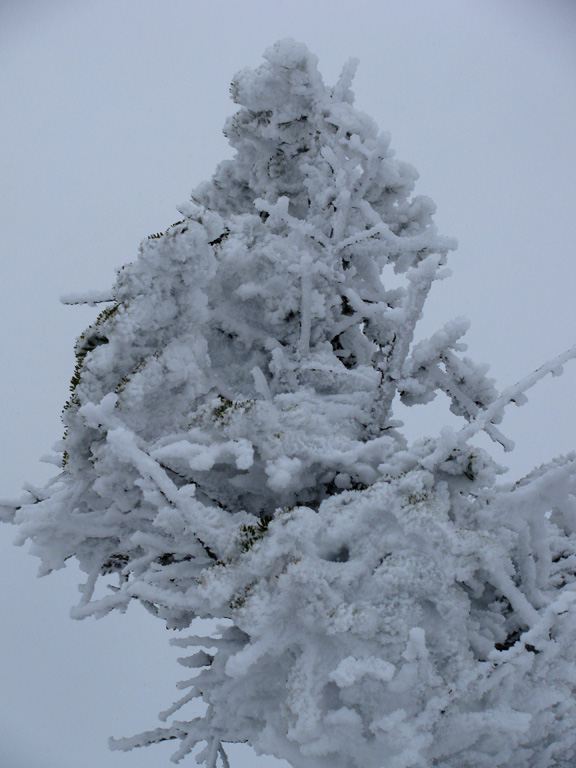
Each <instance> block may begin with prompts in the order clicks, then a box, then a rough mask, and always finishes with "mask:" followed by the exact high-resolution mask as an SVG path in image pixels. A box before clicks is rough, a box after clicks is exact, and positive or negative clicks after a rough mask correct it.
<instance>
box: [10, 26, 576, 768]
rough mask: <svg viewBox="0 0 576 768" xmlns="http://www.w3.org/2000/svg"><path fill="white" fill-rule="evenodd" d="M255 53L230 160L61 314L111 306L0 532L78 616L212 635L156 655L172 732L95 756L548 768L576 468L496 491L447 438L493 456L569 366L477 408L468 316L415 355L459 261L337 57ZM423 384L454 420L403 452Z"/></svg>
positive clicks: (93, 332)
mask: <svg viewBox="0 0 576 768" xmlns="http://www.w3.org/2000/svg"><path fill="white" fill-rule="evenodd" d="M264 59H265V61H264V63H263V64H262V65H261V66H260V67H258V68H257V69H256V70H249V69H246V70H243V71H242V72H240V73H239V74H238V75H237V76H236V78H235V79H234V81H233V84H232V96H233V99H234V101H235V102H236V103H237V104H238V105H239V110H238V111H237V112H236V114H235V115H234V116H232V117H231V118H229V119H228V121H227V122H226V125H225V129H224V130H225V133H226V135H227V136H228V138H229V141H230V143H231V145H232V146H233V147H234V148H235V150H236V155H235V157H234V158H232V159H231V160H227V161H224V162H223V163H222V164H221V165H219V166H218V168H217V169H216V172H215V174H214V176H213V178H212V179H211V180H210V181H208V182H205V183H203V184H201V185H200V186H199V187H197V188H196V189H195V190H194V192H193V194H192V199H191V201H190V202H189V203H186V204H185V205H183V206H182V207H181V214H182V216H183V217H184V218H183V219H182V220H181V221H179V222H177V223H175V224H174V225H172V226H171V227H170V228H169V229H168V230H167V231H166V232H165V233H164V234H163V235H158V236H151V237H150V238H148V239H146V240H144V241H143V242H142V244H141V246H140V251H139V254H138V258H137V260H136V261H134V262H133V263H131V264H127V265H125V266H124V267H122V268H121V269H120V270H119V271H118V277H117V280H116V283H115V285H114V287H113V290H112V291H111V294H106V295H105V294H102V293H99V292H92V293H88V294H86V295H85V296H84V298H83V299H82V297H67V301H68V302H69V303H77V302H78V301H81V300H83V301H86V302H88V303H97V302H99V301H108V300H109V299H110V298H111V299H112V302H111V303H110V305H109V306H108V307H107V308H106V309H105V310H104V311H103V312H102V313H101V314H100V315H99V316H98V317H97V319H96V320H95V322H94V323H93V324H92V325H91V326H90V327H89V328H88V329H87V330H86V331H85V333H84V334H83V335H82V336H81V337H80V338H79V339H78V342H77V345H76V356H77V366H76V370H75V372H74V375H73V379H72V383H71V397H70V400H69V402H68V403H67V405H66V407H65V410H64V423H65V426H66V434H65V437H64V439H63V440H62V442H61V444H60V445H58V446H56V450H57V452H58V454H59V459H60V461H61V465H62V470H61V472H60V474H58V475H57V476H56V477H55V478H54V480H53V481H52V482H51V483H50V484H49V485H48V486H47V487H46V488H43V489H31V490H30V491H28V492H27V495H26V497H25V498H24V499H23V501H22V503H20V504H18V505H16V506H15V507H14V508H12V507H10V505H6V504H5V505H4V506H3V507H2V513H3V516H4V517H5V518H9V517H14V519H15V521H16V522H18V523H19V524H20V526H21V527H20V531H21V540H22V541H24V540H26V539H29V540H30V541H31V542H32V551H33V552H34V553H35V554H36V555H38V556H39V557H40V558H41V561H42V570H43V572H44V573H48V572H50V571H51V570H53V569H57V568H61V567H64V565H65V563H66V561H67V560H68V559H69V558H71V557H75V558H76V559H77V560H78V562H79V563H80V566H81V568H82V569H83V571H84V572H85V573H86V582H85V583H84V584H83V585H81V594H82V596H81V600H80V603H79V605H78V606H77V607H76V608H75V609H74V611H73V615H74V616H75V617H76V618H83V617H85V616H89V615H93V616H103V615H105V614H107V613H108V612H110V611H111V610H113V609H118V610H121V611H123V610H125V609H126V608H127V606H128V604H129V603H130V602H131V601H132V600H135V599H136V600H139V601H140V602H141V603H142V604H143V605H145V606H146V607H147V608H148V610H149V611H150V612H151V613H153V614H154V615H156V616H158V617H159V618H161V619H162V620H164V621H165V622H166V624H167V626H168V627H170V628H176V629H181V630H183V631H184V630H186V629H187V628H188V627H190V625H191V624H192V622H193V621H194V619H195V618H196V617H203V618H206V617H210V618H215V619H218V620H219V621H220V625H219V629H218V631H217V632H215V633H214V635H213V636H210V637H199V636H197V635H194V634H192V635H189V636H187V635H185V634H184V635H183V636H182V637H181V638H179V639H177V640H176V641H175V642H176V644H177V645H181V646H182V647H185V648H188V647H189V648H191V655H187V656H184V657H183V659H182V660H181V663H182V664H183V666H185V667H189V668H192V669H193V670H195V673H194V676H193V677H191V678H190V679H188V680H184V681H183V682H182V684H181V686H180V687H181V689H182V691H184V694H183V696H182V698H181V699H180V700H179V701H178V702H176V703H175V704H174V706H172V707H170V708H169V709H168V710H166V711H164V712H163V713H161V716H160V717H161V720H163V721H167V720H169V721H171V722H170V723H169V724H168V725H166V726H165V727H160V728H157V729H155V730H152V731H148V732H145V733H143V734H140V735H139V736H136V737H133V738H128V739H120V740H117V741H114V742H113V747H114V748H117V749H130V748H132V747H135V746H143V745H147V744H152V743H154V742H157V741H161V740H165V739H174V740H176V741H179V742H180V746H179V748H178V751H177V752H176V753H175V756H174V760H175V761H176V762H177V761H178V760H180V759H181V758H183V757H184V756H186V755H187V754H188V753H190V752H192V751H194V750H196V752H197V755H196V757H197V760H198V761H199V762H200V763H203V764H205V765H207V766H210V767H211V768H214V766H216V765H217V764H222V765H224V766H226V765H227V758H226V754H225V751H224V747H223V744H225V743H226V742H248V743H249V744H250V745H252V746H253V748H254V749H255V750H256V751H257V752H259V753H263V754H271V755H276V756H277V757H281V758H285V759H286V760H288V761H289V762H290V763H291V764H292V765H293V766H294V768H360V766H362V768H429V767H430V766H441V767H442V768H499V767H500V766H508V768H552V766H561V767H563V768H568V766H570V767H571V768H572V766H573V765H574V763H575V761H576V735H575V734H576V708H575V707H574V690H575V685H576V667H575V645H574V637H575V630H576V608H575V601H576V576H575V574H576V538H575V528H576V503H575V493H576V472H575V467H576V455H575V454H571V455H569V456H566V457H562V458H559V459H556V460H554V461H552V462H550V463H548V464H545V465H543V466H542V467H540V468H539V469H537V470H535V471H534V472H533V473H531V474H530V475H528V476H527V477H526V478H524V479H522V480H521V481H519V482H518V483H517V484H516V485H514V486H510V485H508V486H505V485H498V483H497V478H498V474H499V472H500V469H499V467H497V466H496V465H495V464H494V462H493V460H492V459H491V458H490V457H489V455H488V454H487V453H485V452H484V451H482V450H480V449H479V448H478V447H476V446H474V444H473V443H472V442H471V440H472V438H473V437H474V435H475V434H477V433H478V432H479V431H485V432H486V433H487V434H488V435H489V436H490V437H491V438H492V439H493V440H494V441H496V442H498V443H501V444H502V445H503V446H504V447H505V448H506V449H507V450H510V449H511V448H512V447H513V446H512V444H511V442H510V441H509V440H508V439H507V438H506V437H505V435H503V434H502V433H501V432H500V430H499V427H498V426H497V425H499V424H500V422H501V420H502V417H503V413H504V410H505V407H506V406H507V405H508V404H509V403H510V402H515V403H516V404H521V402H522V400H523V399H525V398H524V394H523V393H524V392H525V390H527V389H528V388H529V387H530V386H532V385H533V384H534V383H535V381H537V380H538V379H539V378H541V377H542V376H544V375H546V374H548V373H551V372H552V373H554V372H557V371H558V369H559V368H560V367H561V366H562V365H563V364H564V363H565V362H566V361H567V360H569V359H570V358H572V357H574V356H575V355H576V350H570V351H569V352H568V353H566V354H565V355H564V356H561V357H559V358H557V359H556V360H555V361H552V362H551V363H550V364H548V365H546V366H544V367H543V368H542V369H541V370H540V371H538V372H535V373H534V374H532V375H531V376H529V377H528V378H527V379H525V380H522V381H521V382H520V383H519V384H518V385H517V386H516V387H512V388H510V389H509V390H505V391H504V392H503V393H499V392H498V390H497V389H496V388H495V385H494V382H493V381H492V380H491V379H489V378H488V377H487V375H486V374H487V367H486V366H482V365H478V364H477V363H475V362H473V361H472V360H470V359H469V358H467V357H466V356H464V355H463V354H462V353H463V352H464V351H465V349H466V347H465V345H464V344H463V342H462V336H463V335H464V333H465V332H466V329H467V322H466V321H465V320H463V319H457V320H454V321H452V322H450V323H448V324H447V325H446V326H445V327H444V328H441V329H439V330H438V331H437V332H436V333H434V334H433V335H432V336H431V337H430V338H429V339H428V340H426V341H421V342H419V343H417V344H415V343H414V329H415V327H416V324H417V322H418V320H419V319H420V317H421V315H422V311H423V307H424V303H425V299H426V296H427V294H428V291H429V290H430V287H431V285H432V284H433V282H434V281H435V280H437V279H443V278H444V277H445V276H446V270H445V263H446V258H447V254H448V252H449V251H450V250H452V249H453V248H454V247H455V243H454V241H452V240H451V239H449V238H445V237H442V236H440V235H438V233H437V231H436V229H435V226H434V224H433V221H432V214H433V213H434V204H433V203H432V202H431V201H430V200H429V199H428V198H424V197H419V196H413V190H414V184H415V180H416V179H417V173H416V171H415V170H414V169H413V168H412V167H411V166H410V165H408V164H406V163H404V162H401V161H399V160H397V159H396V158H395V157H394V154H393V152H392V151H391V150H390V148H389V137H388V136H387V135H386V134H382V133H378V129H377V127H376V125H375V124H374V122H373V120H372V119H371V118H369V117H368V116H366V115H364V114H362V113H359V112H358V111H356V110H355V109H354V107H353V94H352V92H351V90H350V87H351V82H352V78H353V74H354V70H355V62H350V63H349V64H348V65H346V66H345V67H344V70H343V73H342V76H341V79H340V80H339V82H338V83H337V84H336V86H335V87H333V88H330V87H327V86H325V85H324V83H323V82H322V79H321V76H320V74H319V72H318V69H317V60H316V58H315V57H314V56H313V55H312V54H310V53H309V52H308V51H307V49H306V48H305V46H303V45H302V44H298V43H295V42H293V41H289V40H285V41H280V42H279V43H277V44H276V45H275V46H274V47H273V48H271V49H269V50H268V51H267V52H266V53H265V55H264ZM391 273H395V277H394V282H393V284H394V286H395V287H394V288H392V287H389V286H390V284H391V281H390V274H391ZM399 280H400V281H402V284H401V286H400V287H398V283H399ZM438 392H444V393H446V394H447V396H448V397H449V399H450V408H451V410H452V411H453V413H455V414H456V415H458V416H460V417H461V418H462V419H463V427H462V429H461V430H460V431H459V432H457V431H453V430H449V429H445V430H444V431H442V432H441V434H440V435H438V436H436V437H431V438H428V439H426V440H423V441H420V442H418V443H416V444H414V445H410V446H409V445H407V443H406V441H405V439H404V438H403V436H402V433H401V429H400V427H401V425H400V424H399V422H397V421H395V420H394V414H393V404H394V402H395V401H397V400H398V399H401V400H402V401H403V402H404V403H405V404H407V405H414V404H425V403H430V402H431V401H432V400H434V398H435V397H436V395H437V393H438ZM110 580H112V581H114V580H116V583H111V584H108V585H107V582H110ZM102 585H104V587H102ZM106 585H107V586H106ZM192 628H193V627H192ZM197 698H200V699H201V700H202V701H203V702H204V703H205V714H204V715H203V716H201V717H196V716H195V717H187V716H186V710H187V707H188V706H189V705H190V703H191V702H193V701H194V700H195V699H197ZM177 712H181V714H180V716H181V717H182V719H181V720H173V719H172V718H173V716H174V715H175V714H176V713H177ZM202 744H204V747H203V748H202V750H201V751H200V752H199V753H198V750H197V745H202Z"/></svg>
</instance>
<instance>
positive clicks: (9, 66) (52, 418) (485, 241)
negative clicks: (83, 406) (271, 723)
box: [0, 0, 576, 768]
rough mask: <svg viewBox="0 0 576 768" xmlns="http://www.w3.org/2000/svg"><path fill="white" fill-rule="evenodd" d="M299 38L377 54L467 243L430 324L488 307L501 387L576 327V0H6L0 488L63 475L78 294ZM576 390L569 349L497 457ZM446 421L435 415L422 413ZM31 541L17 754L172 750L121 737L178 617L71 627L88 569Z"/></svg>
mask: <svg viewBox="0 0 576 768" xmlns="http://www.w3.org/2000/svg"><path fill="white" fill-rule="evenodd" d="M280 37H294V38H296V39H298V40H301V41H303V42H305V43H306V44H307V45H308V46H309V48H310V49H311V50H312V51H314V52H315V53H316V54H317V55H318V56H319V59H320V68H321V71H322V72H323V73H324V76H325V78H326V80H327V81H328V82H333V81H334V80H335V79H336V77H337V76H338V73H339V70H340V67H341V66H342V64H343V63H344V61H345V60H346V59H347V58H348V57H349V56H357V57H359V58H360V68H359V71H358V75H357V78H356V88H355V90H356V94H357V105H358V106H359V108H361V109H362V110H364V111H366V112H368V113H369V114H371V115H372V116H373V117H374V118H375V119H376V121H377V122H378V124H379V125H380V127H381V128H382V129H384V130H388V131H390V132H391V134H392V146H393V147H394V148H395V149H396V150H397V153H398V155H399V156H400V157H401V158H402V159H404V160H407V161H408V162H411V163H413V164H414V165H415V167H416V168H417V169H418V170H419V171H420V174H421V179H420V182H419V185H418V191H419V192H420V193H423V194H428V195H430V196H431V197H432V198H433V199H434V200H435V201H436V203H437V205H438V215H437V222H438V224H439V227H440V229H441V231H443V232H444V233H445V234H449V235H455V236H456V237H458V239H459V241H460V249H459V251H458V252H457V253H456V254H455V255H454V256H453V257H452V261H451V266H452V268H453V270H454V277H453V278H451V279H450V280H447V281H445V282H444V283H442V284H441V285H439V286H438V287H437V289H436V293H435V295H434V297H433V299H432V300H431V305H432V306H431V307H430V309H429V312H428V315H427V320H426V323H425V330H426V331H428V332H429V331H432V330H434V329H435V328H436V327H437V326H438V325H440V324H441V323H443V322H445V321H446V320H448V319H450V318H451V317H454V316H456V315H461V314H464V315H467V316H468V317H470V319H471V321H472V330H471V331H470V334H469V337H468V341H469V350H470V355H471V356H472V357H474V358H475V359H478V360H485V361H487V362H489V363H491V369H492V372H493V375H494V376H495V377H496V378H497V380H498V383H499V384H500V385H501V386H505V385H507V384H509V383H512V381H514V380H516V379H517V378H519V377H520V376H522V375H524V374H525V373H528V372H529V371H530V370H532V369H533V368H534V367H536V366H537V365H538V364H539V363H541V362H543V361H544V360H545V359H547V358H548V357H550V356H552V355H554V354H556V353H559V352H561V351H562V350H564V349H565V348H567V347H569V346H571V345H572V344H573V343H574V342H575V341H576V322H575V317H574V315H575V313H574V299H575V285H576V231H575V225H574V223H575V218H576V217H575V213H576V185H575V181H574V180H575V178H576V141H575V139H576V4H575V3H574V2H572V0H566V2H563V1H561V0H546V1H543V0H358V2H357V3H355V4H352V3H350V2H342V0H332V1H331V2H325V1H324V0H291V2H285V3H280V2H271V1H270V0H243V2H241V3H240V2H236V1H232V0H213V1H212V2H210V3H208V2H200V1H198V0H114V1H113V2H112V1H111V0H99V2H97V3H85V2H81V1H80V0H78V1H73V0H67V1H66V0H50V1H49V2H46V1H45V0H19V1H18V2H15V1H14V2H9V0H4V1H3V2H1V3H0V104H1V105H2V108H1V112H0V174H1V178H2V184H1V186H0V226H1V232H2V237H1V238H0V275H1V281H0V292H1V300H0V325H1V328H2V333H1V334H0V359H1V360H2V375H1V377H0V387H1V395H0V419H1V424H2V440H1V441H0V495H1V496H4V497H6V496H11V495H12V496H14V495H16V494H17V493H18V492H19V489H20V488H21V486H22V484H23V483H24V482H25V481H30V482H36V483H39V482H42V481H43V480H44V479H46V478H47V477H48V476H49V475H50V474H51V471H50V468H49V467H48V466H47V465H42V464H39V463H38V459H39V458H40V456H41V455H42V454H44V453H46V452H47V450H48V449H49V447H50V446H51V444H52V443H53V442H54V441H55V440H56V439H58V438H59V437H60V434H61V425H60V420H59V415H60V409H61V406H62V404H63V403H64V401H65V400H66V397H67V390H68V382H69V378H70V374H71V371H72V368H73V352H72V348H73V342H74V338H75V337H76V336H77V335H78V333H80V331H81V330H82V329H83V327H84V326H85V325H87V324H88V323H89V322H90V321H91V319H93V317H94V316H95V314H96V312H95V310H89V309H85V308H81V309H80V308H66V307H62V306H60V305H59V303H58V299H59V296H60V295H62V294H65V293H67V292H72V291H82V290H87V289H91V288H106V287H107V286H109V285H110V284H111V282H112V281H113V279H114V270H115V268H117V267H119V266H120V265H121V264H122V263H124V262H126V261H130V260H132V259H134V258H135V256H136V251H137V246H138V243H139V241H140V240H141V239H142V238H143V237H145V236H146V235H147V234H149V233H151V232H156V231H159V230H163V229H165V228H166V227H167V226H168V225H169V224H170V223H172V222H173V221H174V220H176V219H177V218H178V214H177V212H176V205H177V204H178V203H180V202H183V201H185V200H186V199H187V198H188V195H189V191H190V189H191V188H192V187H193V186H194V185H196V184H197V183H198V182H200V181H201V180H203V179H204V178H206V177H208V176H210V174H211V172H212V170H213V168H214V166H215V165H216V163H217V162H218V161H219V160H221V159H222V158H223V157H225V156H226V155H227V154H229V149H228V148H227V145H226V143H225V140H224V138H223V137H222V135H221V126H222V124H223V121H224V118H225V117H226V116H227V115H228V114H230V113H231V112H232V111H233V109H234V107H233V105H232V103H231V102H230V101H229V96H228V87H229V83H230V80H231V77H232V75H233V74H234V73H235V72H236V71H237V70H238V69H240V68H242V67H244V66H254V65H257V64H258V63H259V61H260V59H261V54H262V52H263V50H264V49H265V48H267V47H268V46H269V45H271V44H272V43H273V42H274V41H275V40H276V39H278V38H280ZM575 368H576V366H575ZM575 388H576V370H574V369H570V368H567V370H566V373H565V375H564V376H563V377H562V378H561V379H555V380H550V381H547V382H546V383H544V384H541V385H540V386H539V388H538V389H537V390H535V391H534V393H533V396H531V397H530V403H529V404H528V405H527V406H525V407H523V408H521V409H517V410H516V411H515V412H513V413H510V415H509V418H508V421H507V422H505V425H504V426H505V427H506V426H507V427H508V430H507V431H508V433H509V434H510V436H511V437H512V438H513V439H515V440H516V441H517V446H518V447H517V451H516V452H515V454H514V455H513V456H511V457H508V456H506V457H503V456H498V457H497V458H498V459H500V460H502V461H503V462H504V463H507V464H509V465H510V466H511V467H512V468H513V470H514V472H516V474H518V473H520V472H523V471H528V470H529V469H530V467H531V466H532V465H533V464H534V463H538V462H541V461H544V460H546V459H547V458H549V457H551V456H553V455H555V454H557V453H560V452H565V451H567V450H570V449H571V448H572V447H576V440H575V439H574V434H575V432H576V409H575V407H574V391H575ZM443 418H444V417H443V415H441V416H435V417H434V418H433V419H431V420H429V419H428V417H426V418H425V417H424V414H420V413H418V419H417V421H416V422H415V423H414V424H413V425H412V427H411V429H412V430H413V432H414V434H416V433H418V432H420V433H421V432H422V431H426V430H427V429H432V428H433V427H434V425H435V424H436V425H437V424H439V423H442V420H443ZM505 431H506V430H505ZM13 538H14V531H13V530H12V529H10V528H8V527H2V528H1V529H0V552H1V554H2V557H1V558H0V568H1V575H2V579H3V581H2V585H3V586H2V591H1V593H0V594H1V597H0V600H1V605H2V616H3V621H2V634H1V635H0V685H1V690H2V696H1V697H0V753H1V762H2V766H3V768H122V766H126V767H127V768H136V767H137V768H152V766H154V768H159V767H160V766H164V765H168V755H169V754H170V751H171V750H170V747H169V746H168V747H166V748H164V747H162V748H154V749H153V748H151V749H149V750H145V751H143V752H142V751H141V752H138V753H132V754H128V755H124V754H120V753H109V752H108V750H107V747H106V739H107V736H108V735H110V734H113V735H130V734H131V733H134V732H137V731H139V730H143V729H147V728H151V727H155V725H156V719H155V717H156V712H157V711H158V710H159V709H162V708H165V707H166V706H167V705H169V704H170V703H171V701H172V699H171V696H172V692H173V688H172V686H173V683H174V682H175V681H176V680H177V679H178V669H177V666H176V664H175V657H176V656H177V654H176V652H175V651H170V650H169V649H167V647H166V634H167V633H166V632H165V631H164V630H163V628H162V626H161V625H160V622H154V621H153V620H152V618H151V617H150V618H149V617H147V616H146V615H144V613H143V612H142V611H138V610H136V609H135V610H133V611H132V613H131V614H130V613H129V615H128V616H114V617H108V618H106V619H104V620H102V621H100V622H94V621H91V620H88V621H86V622H82V623H75V622H71V621H70V620H69V619H68V618H67V613H68V608H69V606H70V605H71V604H72V603H73V602H74V600H75V597H76V595H77V592H76V590H75V583H76V581H75V578H76V574H75V573H74V572H70V573H58V574H55V575H52V576H51V577H50V578H47V579H43V580H41V581H36V580H35V579H34V573H35V569H36V563H35V561H34V560H33V559H32V558H30V557H29V556H26V555H25V552H24V551H22V550H17V549H15V548H13V547H12V546H11V541H12V540H13ZM157 625H158V626H157ZM174 693H176V692H175V691H174ZM272 764H273V761H271V760H261V761H260V762H258V765H260V766H271V765H272ZM237 765H238V766H239V768H245V767H246V766H248V765H255V761H254V760H252V758H250V757H249V756H248V755H247V754H246V753H241V754H240V756H239V758H238V764H237Z"/></svg>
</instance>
